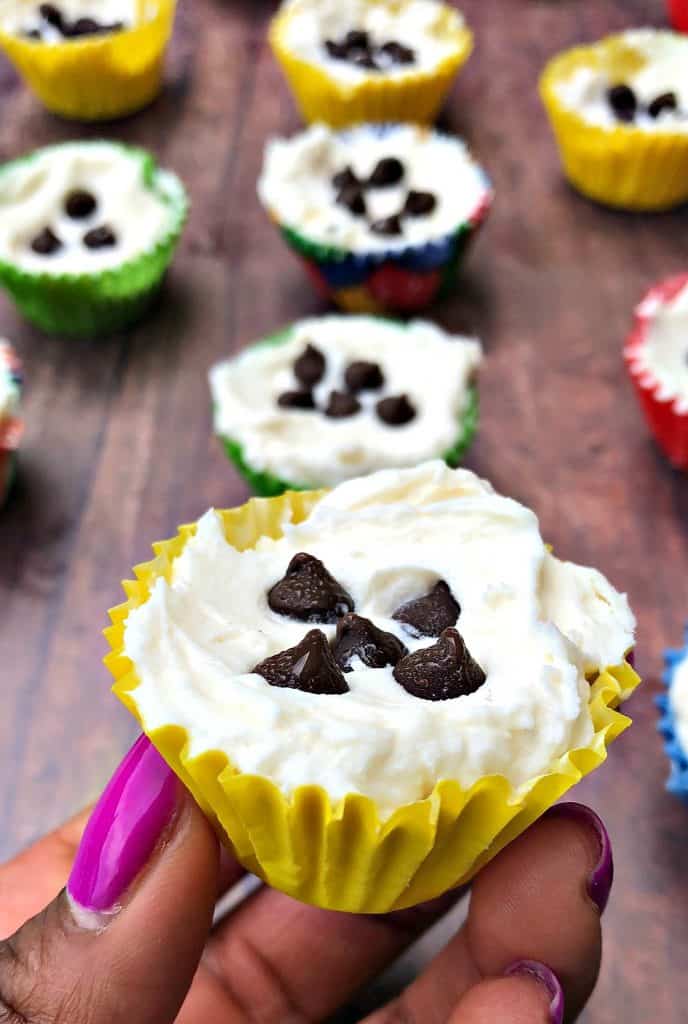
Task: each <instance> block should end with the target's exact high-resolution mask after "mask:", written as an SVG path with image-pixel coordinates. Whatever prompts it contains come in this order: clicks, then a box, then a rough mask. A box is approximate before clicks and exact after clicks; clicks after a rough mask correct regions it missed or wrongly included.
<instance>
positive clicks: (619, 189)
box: [540, 35, 688, 211]
mask: <svg viewBox="0 0 688 1024" xmlns="http://www.w3.org/2000/svg"><path fill="white" fill-rule="evenodd" d="M642 63H643V60H642V58H641V56H640V55H639V54H638V52H637V51H636V50H633V49H632V48H631V47H629V46H628V44H627V43H626V42H624V38H623V35H616V36H609V37H608V38H606V39H603V40H601V41H600V42H598V43H595V44H594V45H592V46H578V47H575V48H574V49H572V50H566V51H565V52H564V53H561V54H559V55H558V56H557V57H554V58H553V59H552V60H551V61H550V62H549V63H548V64H547V66H546V67H545V70H544V72H543V74H542V76H541V78H540V95H541V97H542V100H543V103H544V105H545V107H546V109H547V112H548V114H549V118H550V121H551V123H552V128H553V130H554V135H555V138H556V141H557V144H558V147H559V152H560V155H561V159H562V163H563V165H564V172H565V174H566V177H567V178H568V180H569V181H570V182H571V184H572V185H573V186H574V188H577V189H578V191H579V192H582V193H583V195H586V196H588V197H589V198H590V199H594V200H596V201H597V202H600V203H604V204H605V205H606V206H612V207H617V208H619V209H623V210H647V211H656V210H668V209H671V208H672V207H674V206H678V205H679V204H680V203H684V202H686V200H688V132H680V131H669V130H667V129H662V131H661V132H660V131H646V130H644V129H642V128H637V127H635V126H634V125H629V124H619V125H615V126H613V127H602V126H600V125H594V124H590V123H589V122H588V121H586V120H585V118H583V117H582V116H581V115H580V114H578V113H577V112H576V111H575V110H571V109H569V108H568V107H566V106H565V105H564V104H563V103H562V102H561V100H560V99H559V96H558V95H557V85H558V84H559V83H560V82H562V81H564V80H565V79H567V78H569V77H570V75H572V74H573V73H574V72H575V71H576V70H577V69H578V68H583V67H585V68H589V67H592V68H595V67H604V68H606V69H612V70H613V72H614V75H615V77H617V78H618V79H619V80H622V79H623V78H624V75H627V74H629V73H630V72H632V71H634V70H637V68H638V67H640V66H642Z"/></svg>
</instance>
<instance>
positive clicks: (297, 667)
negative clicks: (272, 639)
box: [253, 629, 349, 694]
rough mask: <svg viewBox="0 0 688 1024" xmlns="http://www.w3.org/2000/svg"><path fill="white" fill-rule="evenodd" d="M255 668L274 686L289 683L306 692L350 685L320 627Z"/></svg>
mask: <svg viewBox="0 0 688 1024" xmlns="http://www.w3.org/2000/svg"><path fill="white" fill-rule="evenodd" d="M253 671H254V672H255V673H256V674H257V675H259V676H262V677H263V679H265V680H266V682H268V683H269V684H270V686H288V687H289V688H290V689H292V690H303V692H304V693H331V694H335V693H348V691H349V687H348V686H347V684H346V679H345V678H344V676H343V675H342V673H341V670H340V668H339V667H338V665H337V663H336V662H335V660H334V657H333V655H332V651H331V650H330V645H329V644H328V642H327V637H326V636H325V634H324V633H323V632H322V630H320V629H312V630H311V631H310V632H309V633H306V635H305V637H304V638H303V640H302V641H301V643H300V644H297V645H296V646H295V647H289V648H288V649H287V650H286V651H280V653H279V654H273V656H272V657H271V658H266V659H265V661H261V662H260V664H258V665H256V667H255V668H254V669H253Z"/></svg>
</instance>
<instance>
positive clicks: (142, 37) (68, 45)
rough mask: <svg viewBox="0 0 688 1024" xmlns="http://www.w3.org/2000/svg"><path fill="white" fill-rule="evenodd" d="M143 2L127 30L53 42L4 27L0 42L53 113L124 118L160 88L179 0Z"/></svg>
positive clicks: (82, 117) (88, 118)
mask: <svg viewBox="0 0 688 1024" xmlns="http://www.w3.org/2000/svg"><path fill="white" fill-rule="evenodd" d="M26 2H27V7H28V4H29V0H26ZM138 2H139V22H138V23H137V25H135V26H134V27H133V28H131V29H127V30H125V31H123V32H114V33H112V34H110V35H102V36H86V37H81V38H78V39H70V40H67V41H66V42H64V43H56V44H52V43H50V44H48V43H43V42H40V40H38V41H37V40H32V39H24V38H22V37H21V36H16V35H11V34H9V33H7V32H3V31H1V30H0V47H2V49H3V50H4V51H5V53H6V54H7V56H8V57H9V59H10V60H11V61H12V63H13V64H14V66H15V67H16V69H17V71H18V72H19V74H20V75H22V77H23V78H24V80H25V81H26V83H27V85H28V86H29V88H30V89H32V90H33V92H34V93H35V94H36V95H37V96H38V98H39V99H40V100H41V102H42V103H43V104H44V105H45V106H46V107H47V108H48V110H51V111H52V112H53V113H55V114H60V115H61V116H62V117H67V118H72V119H74V120H77V121H101V120H109V119H110V118H115V117H122V116H124V115H125V114H131V113H133V112H134V111H136V110H140V109H141V108H142V107H145V106H146V105H147V104H149V103H151V102H152V100H154V99H155V97H156V96H157V95H158V93H159V92H160V89H161V87H162V73H163V61H164V55H165V48H166V46H167V43H168V40H169V38H170V35H171V33H172V26H173V23H174V14H175V9H176V0H138Z"/></svg>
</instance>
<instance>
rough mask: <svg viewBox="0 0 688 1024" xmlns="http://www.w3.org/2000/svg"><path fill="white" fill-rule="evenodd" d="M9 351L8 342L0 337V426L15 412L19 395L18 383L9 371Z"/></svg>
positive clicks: (10, 351)
mask: <svg viewBox="0 0 688 1024" xmlns="http://www.w3.org/2000/svg"><path fill="white" fill-rule="evenodd" d="M11 353H12V349H11V347H10V343H9V342H8V341H5V340H4V339H3V338H0V426H1V425H2V423H3V421H4V420H6V419H9V418H10V417H12V416H14V415H15V414H16V412H17V409H18V408H19V399H20V395H21V391H20V388H19V385H18V384H17V382H16V380H15V379H14V377H13V376H12V373H11V372H10V365H11V359H12V355H11Z"/></svg>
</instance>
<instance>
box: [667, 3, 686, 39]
mask: <svg viewBox="0 0 688 1024" xmlns="http://www.w3.org/2000/svg"><path fill="white" fill-rule="evenodd" d="M667 6H668V7H669V17H670V18H671V24H672V25H673V26H674V28H675V29H676V30H677V31H678V32H688V0H668V4H667Z"/></svg>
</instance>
